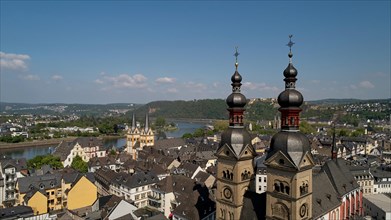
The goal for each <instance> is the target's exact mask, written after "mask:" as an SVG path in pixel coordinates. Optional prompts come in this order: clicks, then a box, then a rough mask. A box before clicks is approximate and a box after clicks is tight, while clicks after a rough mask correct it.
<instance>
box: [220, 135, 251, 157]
mask: <svg viewBox="0 0 391 220" xmlns="http://www.w3.org/2000/svg"><path fill="white" fill-rule="evenodd" d="M226 144H227V145H228V146H230V147H232V150H233V151H234V152H235V153H236V155H237V156H239V154H240V152H241V150H242V149H243V148H244V147H245V146H247V145H251V137H250V134H249V133H248V131H247V130H246V129H236V128H228V129H227V130H225V131H224V132H223V133H222V134H221V142H220V147H222V146H224V145H226Z"/></svg>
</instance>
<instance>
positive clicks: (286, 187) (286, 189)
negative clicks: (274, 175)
mask: <svg viewBox="0 0 391 220" xmlns="http://www.w3.org/2000/svg"><path fill="white" fill-rule="evenodd" d="M289 190H290V188H289V186H285V192H286V194H288V195H289Z"/></svg>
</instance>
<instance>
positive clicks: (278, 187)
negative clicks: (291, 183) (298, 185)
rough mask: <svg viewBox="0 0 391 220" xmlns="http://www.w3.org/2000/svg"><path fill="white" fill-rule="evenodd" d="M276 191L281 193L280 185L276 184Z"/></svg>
mask: <svg viewBox="0 0 391 220" xmlns="http://www.w3.org/2000/svg"><path fill="white" fill-rule="evenodd" d="M274 190H275V191H277V192H280V185H279V184H278V183H274Z"/></svg>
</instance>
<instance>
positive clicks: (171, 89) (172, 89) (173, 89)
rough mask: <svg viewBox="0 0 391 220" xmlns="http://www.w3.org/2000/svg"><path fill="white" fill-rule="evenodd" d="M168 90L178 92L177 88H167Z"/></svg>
mask: <svg viewBox="0 0 391 220" xmlns="http://www.w3.org/2000/svg"><path fill="white" fill-rule="evenodd" d="M167 92H169V93H178V90H177V89H176V88H169V89H167Z"/></svg>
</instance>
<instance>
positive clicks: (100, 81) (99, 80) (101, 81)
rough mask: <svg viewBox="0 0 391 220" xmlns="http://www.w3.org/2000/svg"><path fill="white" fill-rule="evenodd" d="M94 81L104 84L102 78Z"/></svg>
mask: <svg viewBox="0 0 391 220" xmlns="http://www.w3.org/2000/svg"><path fill="white" fill-rule="evenodd" d="M94 82H95V83H97V84H103V83H104V82H103V80H101V79H96V80H95V81H94Z"/></svg>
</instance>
